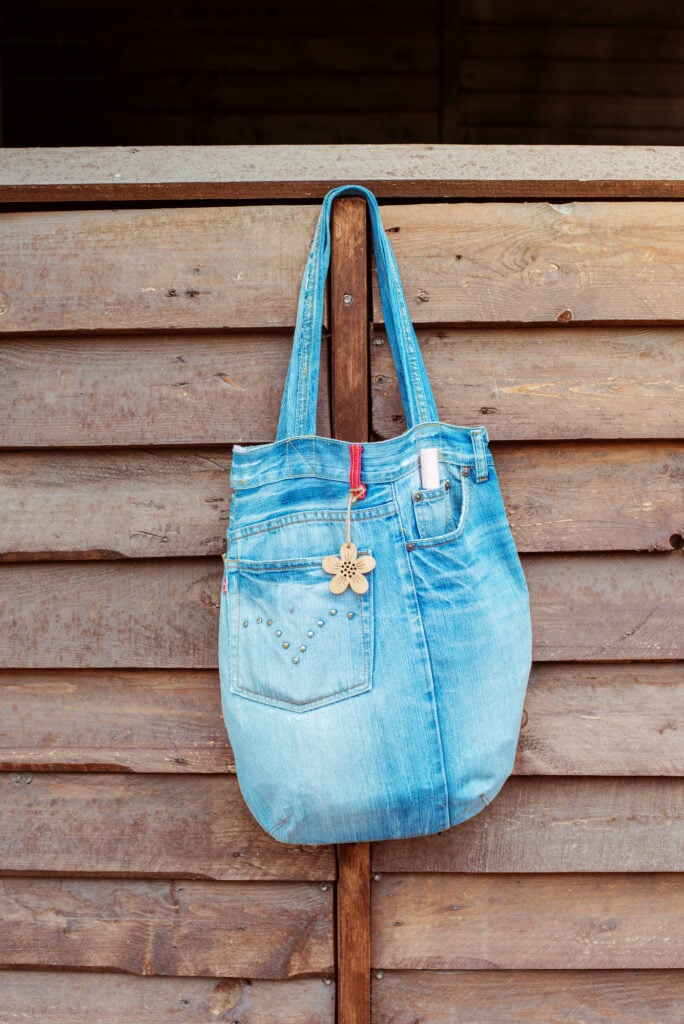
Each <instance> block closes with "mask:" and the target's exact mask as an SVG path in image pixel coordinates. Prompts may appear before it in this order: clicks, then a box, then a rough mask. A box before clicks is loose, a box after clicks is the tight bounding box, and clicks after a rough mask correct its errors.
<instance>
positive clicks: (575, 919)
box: [372, 864, 684, 970]
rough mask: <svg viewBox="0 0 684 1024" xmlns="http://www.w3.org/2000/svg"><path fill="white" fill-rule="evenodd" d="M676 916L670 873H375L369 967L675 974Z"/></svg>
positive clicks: (678, 903) (681, 959)
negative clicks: (672, 970) (617, 970)
mask: <svg viewBox="0 0 684 1024" xmlns="http://www.w3.org/2000/svg"><path fill="white" fill-rule="evenodd" d="M619 867H620V865H619V864H616V868H619ZM683 909H684V907H683V893H682V884H681V879H680V878H678V877H677V876H676V875H670V874H643V875H641V874H639V875H632V874H626V873H622V874H613V875H609V874H608V875H598V874H575V875H561V876H559V875H468V874H456V875H442V874H440V875H383V876H382V877H381V879H380V881H378V882H375V883H374V885H373V928H374V935H373V953H372V958H373V966H374V967H375V968H383V969H397V968H404V969H405V968H410V969H416V968H417V969H424V970H450V969H463V968H465V969H468V968H478V969H486V968H497V969H501V968H508V969H516V970H530V969H537V970H558V969H562V970H566V969H573V970H579V969H587V968H591V969H601V970H608V969H615V968H630V969H631V968H649V967H650V968H653V967H658V968H670V967H679V968H681V967H682V966H683V964H684V933H683V931H682V929H683V927H684V914H683V913H682V910H683Z"/></svg>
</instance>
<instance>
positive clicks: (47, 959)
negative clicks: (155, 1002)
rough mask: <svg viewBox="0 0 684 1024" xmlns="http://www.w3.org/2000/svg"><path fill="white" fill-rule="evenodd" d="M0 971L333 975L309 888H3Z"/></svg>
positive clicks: (320, 899) (326, 917)
mask: <svg viewBox="0 0 684 1024" xmlns="http://www.w3.org/2000/svg"><path fill="white" fill-rule="evenodd" d="M0 917H2V920H3V921H5V922H6V923H7V924H8V925H9V923H11V927H9V926H8V927H5V928H3V929H2V931H1V932H0V966H2V967H17V968H18V967H22V968H26V967H36V968H38V967H50V968H60V967H62V968H64V967H69V968H72V969H73V968H76V969H78V968H84V969H92V970H97V969H101V970H110V971H118V972H124V973H127V974H142V975H149V974H159V975H184V974H185V975H193V976H196V975H200V976H205V977H221V976H226V975H227V976H228V977H236V976H237V977H243V978H289V977H293V976H296V975H302V974H304V975H306V974H327V973H329V972H330V971H331V970H332V965H333V951H332V946H333V942H332V939H333V934H332V889H331V887H328V888H326V889H325V890H323V889H321V887H320V885H319V884H317V883H313V882H309V883H306V882H290V883H285V882H283V883H273V882H183V883H182V884H178V883H176V882H174V881H170V882H161V881H154V882H152V881H133V880H119V881H113V880H88V881H86V880H84V879H73V878H63V879H42V878H5V879H2V880H0Z"/></svg>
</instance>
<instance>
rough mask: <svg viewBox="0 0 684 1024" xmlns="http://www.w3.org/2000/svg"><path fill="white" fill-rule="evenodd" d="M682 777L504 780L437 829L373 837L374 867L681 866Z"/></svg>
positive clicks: (643, 868) (554, 868) (569, 868)
mask: <svg viewBox="0 0 684 1024" xmlns="http://www.w3.org/2000/svg"><path fill="white" fill-rule="evenodd" d="M682 808H684V780H681V779H636V778H631V779H594V778H591V779H586V778H585V779H572V778H564V779H554V778H517V779H509V781H508V782H507V783H506V784H505V785H504V788H503V789H502V790H501V792H500V793H499V795H498V796H497V797H496V798H495V799H494V800H493V801H492V803H491V804H490V805H489V806H488V807H486V808H485V809H484V810H483V811H481V812H480V813H479V814H477V815H475V817H474V818H470V819H469V820H468V821H466V822H463V824H461V825H457V826H456V827H455V828H452V829H449V830H448V831H446V832H442V833H440V834H439V835H435V836H428V837H426V838H420V839H405V840H402V841H400V842H397V841H396V840H393V841H391V842H382V843H374V844H373V848H372V849H373V852H372V860H373V869H374V870H375V871H383V872H386V871H398V872H404V871H411V872H453V871H466V872H478V873H482V872H504V873H510V872H530V873H540V872H552V871H555V872H566V871H682V870H684V853H683V851H684V816H683V815H682Z"/></svg>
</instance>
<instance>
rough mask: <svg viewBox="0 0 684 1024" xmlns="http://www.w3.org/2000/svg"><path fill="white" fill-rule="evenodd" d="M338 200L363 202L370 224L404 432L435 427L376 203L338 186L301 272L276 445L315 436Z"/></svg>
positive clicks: (362, 191) (357, 188)
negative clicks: (347, 197) (348, 198)
mask: <svg viewBox="0 0 684 1024" xmlns="http://www.w3.org/2000/svg"><path fill="white" fill-rule="evenodd" d="M339 195H356V196H365V198H366V202H367V204H368V209H369V212H370V219H371V232H372V238H373V251H374V253H375V263H376V267H377V272H378V283H379V286H380V299H381V302H382V312H383V316H384V318H385V326H386V328H387V337H388V340H389V344H390V350H391V352H392V358H393V359H394V364H395V367H396V370H397V377H398V380H399V390H400V393H401V401H402V405H403V407H404V414H405V416H406V426H407V428H409V429H410V428H411V427H414V426H416V425H417V424H419V423H437V422H438V420H439V417H438V415H437V408H436V406H435V401H434V398H433V397H432V390H431V388H430V383H429V381H428V378H427V374H426V372H425V365H424V363H423V358H422V356H421V354H420V349H419V347H418V339H417V338H416V333H415V331H414V329H413V324H412V323H411V318H410V316H409V312H408V308H407V306H406V299H405V298H404V290H403V287H402V284H401V277H400V276H399V268H398V267H397V262H396V259H395V257H394V253H393V251H392V246H391V245H390V243H389V240H388V238H387V235H386V234H385V230H384V228H383V226H382V220H381V218H380V210H379V208H378V203H377V200H376V198H375V196H374V195H373V193H372V192H370V191H369V190H368V189H367V188H364V187H363V186H362V185H341V186H340V187H339V188H334V189H332V190H331V191H330V192H328V194H327V195H326V197H325V199H324V200H323V206H322V208H321V213H320V216H319V218H318V223H317V225H316V231H315V233H314V238H313V242H312V244H311V252H310V253H309V258H308V260H307V263H306V267H305V269H304V275H303V278H302V287H301V290H300V293H299V305H298V307H297V322H296V325H295V334H294V344H293V347H292V355H291V357H290V365H289V367H288V371H287V379H286V381H285V391H284V393H283V402H282V406H281V410H280V419H279V421H278V433H277V440H278V441H282V440H284V439H285V438H288V437H301V436H314V435H315V433H316V405H317V400H318V378H319V375H320V365H321V336H322V330H323V305H324V299H325V280H326V277H327V274H328V268H329V266H330V211H331V207H332V203H333V200H334V199H335V198H337V196H339Z"/></svg>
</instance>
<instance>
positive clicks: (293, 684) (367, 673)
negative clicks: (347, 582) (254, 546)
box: [226, 558, 373, 712]
mask: <svg viewBox="0 0 684 1024" xmlns="http://www.w3.org/2000/svg"><path fill="white" fill-rule="evenodd" d="M226 570H227V581H228V582H227V594H226V600H227V605H228V614H227V616H226V625H227V629H228V633H229V637H228V640H229V642H228V645H227V646H228V650H229V652H230V654H229V657H230V664H231V669H230V689H231V691H232V692H233V693H237V694H240V695H241V696H242V697H246V698H248V699H250V700H255V701H259V702H260V703H262V704H270V705H272V706H273V707H279V708H284V709H286V710H288V711H296V712H301V711H311V710H313V709H314V708H319V707H323V706H324V705H326V704H332V703H334V702H335V701H339V700H344V699H345V698H347V697H353V696H355V695H356V694H359V693H364V692H366V691H367V690H370V688H371V682H372V659H373V581H372V574H371V575H370V576H368V577H366V578H367V579H368V581H369V587H368V590H367V591H366V593H365V594H356V593H355V592H354V591H353V590H352V589H351V588H350V587H347V589H346V590H345V591H344V592H343V593H342V594H337V595H336V594H333V593H331V591H330V576H329V575H328V574H327V573H325V572H324V570H323V568H322V566H321V559H320V558H302V559H297V560H288V561H272V562H257V561H245V560H243V559H226Z"/></svg>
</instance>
